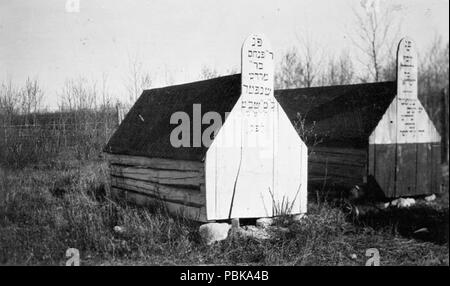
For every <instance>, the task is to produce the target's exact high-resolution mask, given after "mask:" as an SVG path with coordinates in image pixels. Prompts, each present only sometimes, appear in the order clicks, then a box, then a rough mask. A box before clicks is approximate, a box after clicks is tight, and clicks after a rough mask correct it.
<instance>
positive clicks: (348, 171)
mask: <svg viewBox="0 0 450 286" xmlns="http://www.w3.org/2000/svg"><path fill="white" fill-rule="evenodd" d="M310 149H311V152H310V154H309V157H308V165H309V168H308V178H309V182H310V184H311V185H313V186H322V185H326V186H338V187H344V188H350V187H352V186H354V185H360V184H363V183H364V182H365V176H366V166H367V152H366V150H365V149H353V148H334V147H328V148H327V147H310Z"/></svg>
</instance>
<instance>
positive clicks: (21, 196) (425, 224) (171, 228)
mask: <svg viewBox="0 0 450 286" xmlns="http://www.w3.org/2000/svg"><path fill="white" fill-rule="evenodd" d="M0 172H1V174H0V191H1V193H0V195H1V197H0V198H1V199H0V202H2V205H1V206H0V263H1V264H19V265H54V264H56V265H64V264H65V262H66V260H67V258H66V257H65V252H66V250H67V249H68V248H70V247H73V248H77V249H79V251H80V258H81V265H180V264H181V265H184V264H195V265H197V264H201V265H205V264H225V265H230V264H233V265H234V264H240V265H365V263H366V260H367V259H368V257H366V256H365V253H366V250H367V249H369V248H377V249H378V251H379V253H380V263H381V265H449V248H448V246H449V245H448V232H449V230H448V227H449V211H448V210H449V202H448V191H447V193H445V194H443V195H441V196H439V197H438V199H437V200H436V201H434V202H431V203H425V202H423V201H421V202H419V203H418V204H417V205H416V206H414V207H412V208H410V209H391V210H383V211H376V212H371V211H367V212H365V213H364V214H363V215H360V216H359V217H355V216H352V215H349V214H346V213H345V212H343V211H342V209H343V208H342V206H341V205H339V204H338V203H332V202H317V201H315V200H310V203H309V213H308V216H307V218H306V219H304V220H303V221H302V222H295V223H294V222H290V221H280V222H279V224H280V225H282V226H284V227H286V228H287V229H288V231H280V232H279V233H276V234H275V235H274V236H273V237H272V238H271V239H268V240H262V241H260V240H256V239H254V238H242V237H229V238H228V239H227V240H225V241H222V242H219V243H217V244H215V245H213V246H206V245H204V244H203V243H202V242H201V239H200V237H199V235H198V232H197V230H198V226H199V225H198V224H197V223H195V222H192V221H187V220H185V219H183V218H176V217H171V216H169V215H168V214H167V213H165V212H164V210H163V209H161V208H160V209H153V210H149V209H143V208H136V207H132V206H127V205H122V204H119V203H117V202H114V201H112V200H111V199H110V197H109V187H108V180H107V167H106V164H105V163H104V162H102V161H89V162H83V161H72V160H59V161H57V162H55V163H54V164H52V166H51V167H47V168H44V167H42V166H41V167H40V168H39V169H34V168H31V167H28V168H25V169H21V170H7V169H4V168H3V169H1V170H0ZM117 225H118V226H123V227H125V228H126V231H125V232H124V233H122V234H118V233H116V232H114V230H113V228H114V226H117ZM423 228H426V231H424V230H422V231H419V232H417V233H414V232H415V231H417V230H419V229H423Z"/></svg>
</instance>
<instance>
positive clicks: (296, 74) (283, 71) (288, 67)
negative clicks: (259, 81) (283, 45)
mask: <svg viewBox="0 0 450 286" xmlns="http://www.w3.org/2000/svg"><path fill="white" fill-rule="evenodd" d="M303 76H304V68H303V65H302V62H301V61H300V55H299V53H298V50H297V49H296V48H292V49H291V50H289V51H287V52H286V53H285V54H284V55H283V56H282V57H281V61H280V63H279V67H278V68H277V69H276V72H275V88H277V89H286V88H296V87H302V86H303Z"/></svg>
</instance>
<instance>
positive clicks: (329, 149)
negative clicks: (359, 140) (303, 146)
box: [309, 146, 367, 156]
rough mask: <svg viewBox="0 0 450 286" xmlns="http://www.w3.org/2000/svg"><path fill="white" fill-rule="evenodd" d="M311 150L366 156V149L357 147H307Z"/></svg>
mask: <svg viewBox="0 0 450 286" xmlns="http://www.w3.org/2000/svg"><path fill="white" fill-rule="evenodd" d="M309 149H310V150H311V151H312V152H320V153H333V154H345V155H355V156H366V154H367V150H366V149H357V148H339V147H319V146H315V147H309Z"/></svg>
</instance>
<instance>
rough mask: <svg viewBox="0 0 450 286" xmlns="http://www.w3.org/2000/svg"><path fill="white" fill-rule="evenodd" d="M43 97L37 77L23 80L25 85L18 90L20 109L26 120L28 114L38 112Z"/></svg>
mask: <svg viewBox="0 0 450 286" xmlns="http://www.w3.org/2000/svg"><path fill="white" fill-rule="evenodd" d="M42 98H43V92H42V89H41V87H40V86H39V83H38V81H37V79H34V80H31V79H30V78H27V80H26V81H25V87H23V88H22V90H21V92H20V99H19V100H20V109H21V112H22V114H24V115H25V116H26V121H28V116H30V115H31V114H34V115H35V113H36V112H38V110H39V108H40V107H41V103H42Z"/></svg>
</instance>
